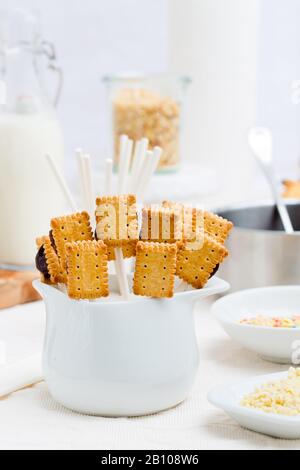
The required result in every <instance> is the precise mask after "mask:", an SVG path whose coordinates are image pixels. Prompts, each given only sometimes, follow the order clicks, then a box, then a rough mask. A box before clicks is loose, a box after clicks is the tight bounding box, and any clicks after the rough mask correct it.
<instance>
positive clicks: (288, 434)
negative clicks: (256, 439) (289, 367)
mask: <svg viewBox="0 0 300 470" xmlns="http://www.w3.org/2000/svg"><path fill="white" fill-rule="evenodd" d="M292 373H294V372H292ZM296 374H298V377H297V378H296V385H295V384H294V386H293V387H292V393H294V395H295V396H294V397H292V399H291V386H290V381H289V380H288V375H289V371H287V372H279V373H275V374H268V375H260V376H256V377H252V378H249V379H246V380H242V381H240V382H236V383H233V384H231V385H223V386H217V387H215V388H214V389H213V390H211V391H210V392H209V394H208V401H209V402H210V403H211V404H213V405H214V406H216V407H217V408H221V409H222V410H224V411H225V413H227V414H228V416H230V417H231V418H232V419H234V420H235V421H236V422H238V423H239V424H240V425H241V426H242V427H244V428H247V429H250V430H251V431H256V432H259V433H262V434H267V435H269V436H273V437H278V438H281V439H299V438H300V409H299V403H300V394H299V386H300V371H298V372H296ZM270 383H271V384H270ZM292 383H293V381H292ZM265 384H267V386H265ZM297 384H298V385H297ZM262 403H265V406H261V405H262ZM246 404H247V406H246ZM266 409H267V410H268V411H266ZM282 412H286V413H295V414H292V415H290V414H281V413H282Z"/></svg>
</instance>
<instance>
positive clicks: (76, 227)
mask: <svg viewBox="0 0 300 470" xmlns="http://www.w3.org/2000/svg"><path fill="white" fill-rule="evenodd" d="M51 229H52V237H53V240H54V243H55V247H56V251H57V254H58V257H59V259H60V263H61V266H62V269H63V270H64V271H66V243H70V242H77V241H81V240H93V234H92V228H91V224H90V216H89V214H88V213H87V212H85V211H84V212H78V213H76V214H71V215H66V216H63V217H57V218H54V219H52V220H51Z"/></svg>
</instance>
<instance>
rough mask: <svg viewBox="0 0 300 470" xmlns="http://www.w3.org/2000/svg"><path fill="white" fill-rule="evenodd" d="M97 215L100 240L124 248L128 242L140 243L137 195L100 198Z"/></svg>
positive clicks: (97, 203)
mask: <svg viewBox="0 0 300 470" xmlns="http://www.w3.org/2000/svg"><path fill="white" fill-rule="evenodd" d="M95 215H96V234H97V238H98V240H104V241H105V242H106V243H107V245H111V246H114V247H122V245H124V244H126V243H127V242H128V241H138V238H139V234H138V219H137V206H136V197H135V195H133V194H125V195H121V196H103V197H98V198H97V199H96V212H95Z"/></svg>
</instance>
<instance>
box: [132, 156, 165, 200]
mask: <svg viewBox="0 0 300 470" xmlns="http://www.w3.org/2000/svg"><path fill="white" fill-rule="evenodd" d="M161 154H162V149H161V148H160V147H154V149H153V152H149V151H148V152H147V155H146V159H145V163H144V168H143V171H142V175H141V177H140V182H139V185H138V188H137V198H138V199H139V200H140V201H143V199H144V196H145V194H146V191H147V189H148V186H149V184H150V181H151V178H152V176H153V174H154V172H155V170H156V168H157V165H158V162H159V160H160V157H161Z"/></svg>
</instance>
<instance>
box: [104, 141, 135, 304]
mask: <svg viewBox="0 0 300 470" xmlns="http://www.w3.org/2000/svg"><path fill="white" fill-rule="evenodd" d="M127 140H128V139H127V137H126V136H122V137H121V155H120V158H121V157H124V158H126V157H128V154H127V155H126V152H127ZM131 145H132V144H131ZM131 145H130V144H129V149H130V147H131ZM131 148H132V147H131ZM123 171H124V170H123ZM127 171H128V169H127ZM105 175H106V181H105V184H106V188H105V189H106V194H108V195H110V194H111V192H112V160H111V159H107V160H106V165H105ZM125 183H126V182H124V181H119V184H120V185H121V184H122V185H124V184H125ZM106 199H108V200H111V201H112V200H113V199H114V198H106ZM101 201H102V202H103V201H104V199H102V200H100V199H99V198H98V199H97V201H96V203H97V205H98V203H99V202H100V203H101ZM116 213H117V214H116V215H117V216H119V211H118V210H116ZM98 220H99V219H98ZM96 221H97V211H96ZM101 238H102V237H101ZM110 251H111V252H112V253H111V258H113V259H115V261H114V264H115V270H116V276H117V280H118V284H119V289H120V293H121V295H122V297H123V298H124V299H126V300H128V298H129V286H128V280H127V276H126V270H125V266H124V260H123V254H122V248H120V247H116V248H114V247H113V246H111V247H110Z"/></svg>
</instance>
